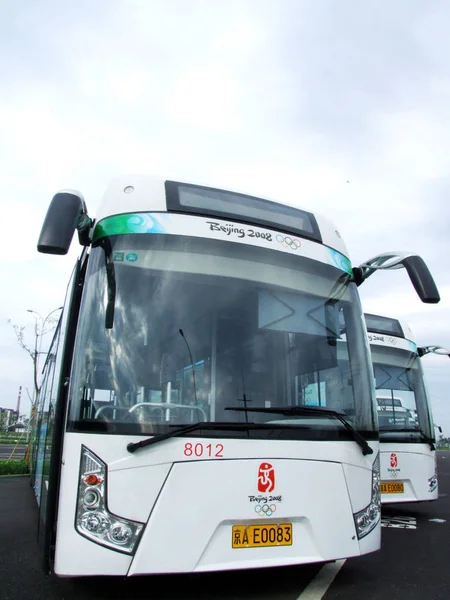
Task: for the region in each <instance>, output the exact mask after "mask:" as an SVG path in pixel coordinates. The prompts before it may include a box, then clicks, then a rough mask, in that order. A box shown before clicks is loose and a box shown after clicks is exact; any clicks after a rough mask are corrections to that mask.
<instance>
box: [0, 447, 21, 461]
mask: <svg viewBox="0 0 450 600" xmlns="http://www.w3.org/2000/svg"><path fill="white" fill-rule="evenodd" d="M26 451H27V445H26V444H19V445H18V446H17V447H16V445H15V444H0V460H3V459H8V458H9V457H10V456H11V454H12V453H13V452H14V454H13V455H12V457H11V458H12V459H22V458H24V456H25V453H26Z"/></svg>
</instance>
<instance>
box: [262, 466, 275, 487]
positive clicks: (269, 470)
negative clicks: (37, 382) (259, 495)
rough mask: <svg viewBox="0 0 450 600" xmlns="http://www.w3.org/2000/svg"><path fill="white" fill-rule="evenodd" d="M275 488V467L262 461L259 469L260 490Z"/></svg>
mask: <svg viewBox="0 0 450 600" xmlns="http://www.w3.org/2000/svg"><path fill="white" fill-rule="evenodd" d="M274 489H275V469H274V468H273V467H272V465H271V464H270V463H267V462H264V463H261V464H260V465H259V469H258V492H265V493H267V492H273V490H274Z"/></svg>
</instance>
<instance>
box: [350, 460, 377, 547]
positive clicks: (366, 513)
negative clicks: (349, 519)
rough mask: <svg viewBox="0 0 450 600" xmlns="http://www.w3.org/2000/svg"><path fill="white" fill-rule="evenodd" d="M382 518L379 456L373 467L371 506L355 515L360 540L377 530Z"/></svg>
mask: <svg viewBox="0 0 450 600" xmlns="http://www.w3.org/2000/svg"><path fill="white" fill-rule="evenodd" d="M380 517H381V495H380V455H379V454H378V455H377V457H376V459H375V461H374V463H373V465H372V498H371V501H370V504H369V505H368V506H366V508H364V509H363V510H360V511H359V512H357V513H355V514H354V515H353V518H354V519H355V526H356V533H357V535H358V539H359V540H360V539H361V538H363V537H365V536H366V535H367V534H368V533H370V532H371V531H372V530H373V529H375V527H376V526H377V525H378V522H379V521H380Z"/></svg>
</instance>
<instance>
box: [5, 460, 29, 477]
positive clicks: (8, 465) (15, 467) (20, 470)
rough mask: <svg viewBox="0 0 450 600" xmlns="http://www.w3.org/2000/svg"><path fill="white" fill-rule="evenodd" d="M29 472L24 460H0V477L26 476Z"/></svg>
mask: <svg viewBox="0 0 450 600" xmlns="http://www.w3.org/2000/svg"><path fill="white" fill-rule="evenodd" d="M29 472H30V465H29V463H28V462H27V461H26V460H9V461H8V460H0V475H28V473H29Z"/></svg>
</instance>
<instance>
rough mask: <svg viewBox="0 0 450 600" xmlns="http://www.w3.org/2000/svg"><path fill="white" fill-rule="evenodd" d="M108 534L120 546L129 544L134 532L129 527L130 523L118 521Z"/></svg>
mask: <svg viewBox="0 0 450 600" xmlns="http://www.w3.org/2000/svg"><path fill="white" fill-rule="evenodd" d="M108 536H109V539H110V540H111V541H112V542H114V543H115V544H118V545H119V546H123V545H125V544H128V542H129V541H130V539H131V537H132V536H133V532H132V531H131V529H130V528H129V527H128V525H125V523H116V524H115V525H114V526H113V527H112V528H111V530H110V532H109V534H108Z"/></svg>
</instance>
